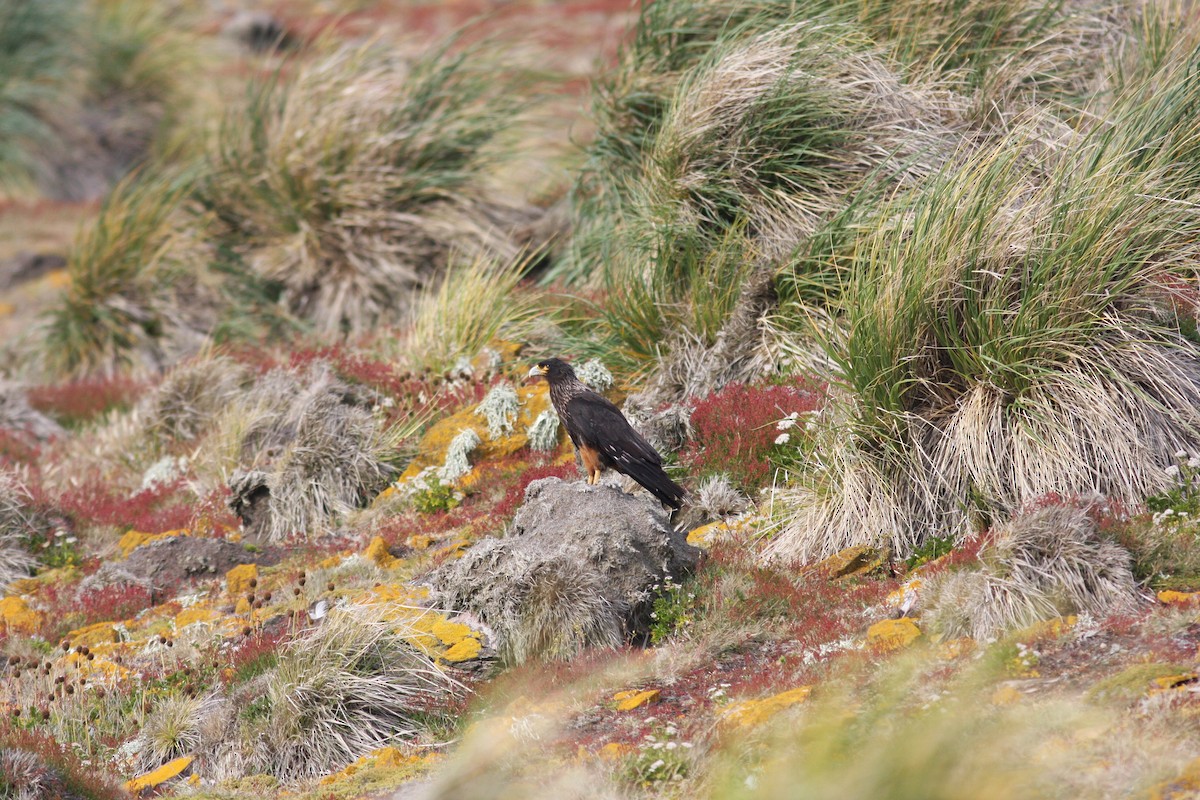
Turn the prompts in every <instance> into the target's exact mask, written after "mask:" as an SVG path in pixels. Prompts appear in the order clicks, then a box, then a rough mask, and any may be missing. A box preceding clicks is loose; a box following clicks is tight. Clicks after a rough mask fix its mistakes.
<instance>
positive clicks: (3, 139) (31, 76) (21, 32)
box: [0, 0, 78, 189]
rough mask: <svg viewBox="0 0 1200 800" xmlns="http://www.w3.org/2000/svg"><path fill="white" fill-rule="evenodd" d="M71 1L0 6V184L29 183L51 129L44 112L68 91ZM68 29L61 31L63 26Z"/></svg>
mask: <svg viewBox="0 0 1200 800" xmlns="http://www.w3.org/2000/svg"><path fill="white" fill-rule="evenodd" d="M77 13H78V12H77V8H76V4H75V3H72V2H68V1H67V0H48V2H45V3H5V4H4V5H3V6H0V186H3V187H4V188H6V189H12V188H17V187H21V186H28V185H29V184H30V183H31V182H32V180H33V178H34V177H35V175H36V173H37V169H38V164H39V163H40V162H39V159H38V151H39V150H40V148H42V147H44V146H46V145H47V144H48V143H49V141H52V140H53V138H54V136H55V132H54V128H53V126H52V124H51V123H50V121H49V119H48V115H49V113H50V111H51V109H53V108H54V107H55V106H56V105H58V104H60V103H62V102H64V101H65V99H66V98H68V97H69V96H70V83H69V78H70V75H71V62H72V53H73V48H72V42H71V36H70V33H69V32H70V31H72V28H73V24H74V23H75V19H76V15H77ZM64 30H66V31H68V35H66V36H64V35H63V31H64Z"/></svg>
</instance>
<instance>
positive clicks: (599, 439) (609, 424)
mask: <svg viewBox="0 0 1200 800" xmlns="http://www.w3.org/2000/svg"><path fill="white" fill-rule="evenodd" d="M567 405H568V406H569V409H568V411H569V416H570V419H571V423H572V427H574V428H575V430H576V432H577V433H578V435H579V438H580V440H581V441H584V442H587V443H588V444H590V445H592V446H593V447H595V448H596V449H598V450H600V451H601V452H602V453H604V454H605V455H607V456H608V457H609V458H610V459H611V460H612V461H613V462H615V463H616V464H617V465H618V466H620V465H622V464H625V463H628V460H629V459H631V458H632V459H637V460H639V461H643V462H648V463H650V464H655V465H658V464H662V457H661V456H659V454H658V452H657V451H656V450H655V449H654V448H653V447H651V446H650V443H649V442H647V441H646V440H645V439H643V438H642V436H641V434H639V433H638V432H637V431H635V430H634V429H633V427H632V426H631V425H630V424H629V422H628V420H626V419H625V416H624V415H623V414H622V413H621V411H620V409H618V408H617V407H616V406H614V405H613V404H612V403H610V402H608V401H607V400H605V399H604V398H603V397H601V396H600V395H599V394H597V393H595V392H592V391H587V392H581V393H580V394H578V395H576V396H575V397H573V398H571V400H570V402H569V403H568V404H567Z"/></svg>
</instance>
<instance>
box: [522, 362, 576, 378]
mask: <svg viewBox="0 0 1200 800" xmlns="http://www.w3.org/2000/svg"><path fill="white" fill-rule="evenodd" d="M525 377H527V378H545V379H546V380H548V381H556V380H560V379H562V378H574V377H575V370H573V369H571V365H570V364H568V363H567V362H565V361H563V360H562V359H561V358H547V359H546V360H545V361H539V362H538V363H536V364H534V365H533V368H532V369H530V370H529V373H528V374H527V375H526V376H525Z"/></svg>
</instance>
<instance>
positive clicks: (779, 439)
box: [775, 433, 792, 444]
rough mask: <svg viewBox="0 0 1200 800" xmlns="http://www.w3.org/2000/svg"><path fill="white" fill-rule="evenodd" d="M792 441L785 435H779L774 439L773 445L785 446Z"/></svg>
mask: <svg viewBox="0 0 1200 800" xmlns="http://www.w3.org/2000/svg"><path fill="white" fill-rule="evenodd" d="M791 440H792V437H791V436H790V435H788V434H786V433H781V434H779V435H778V436H776V437H775V444H787V443H788V442H790V441H791Z"/></svg>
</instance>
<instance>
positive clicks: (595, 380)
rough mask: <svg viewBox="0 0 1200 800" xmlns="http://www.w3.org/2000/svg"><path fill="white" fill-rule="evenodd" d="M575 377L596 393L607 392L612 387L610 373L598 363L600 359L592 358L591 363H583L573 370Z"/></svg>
mask: <svg viewBox="0 0 1200 800" xmlns="http://www.w3.org/2000/svg"><path fill="white" fill-rule="evenodd" d="M575 376H576V377H578V378H579V380H581V381H583V382H584V383H586V384H587V385H588V386H590V387H592V388H593V389H595V390H596V391H597V392H604V391H607V390H608V389H610V388H612V385H613V376H612V373H611V372H609V371H608V367H606V366H604V365H603V364H602V363H600V359H598V358H593V359H592V360H591V361H585V362H584V363H583V364H581V365H580V366H579V368H578V369H577V370H575Z"/></svg>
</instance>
